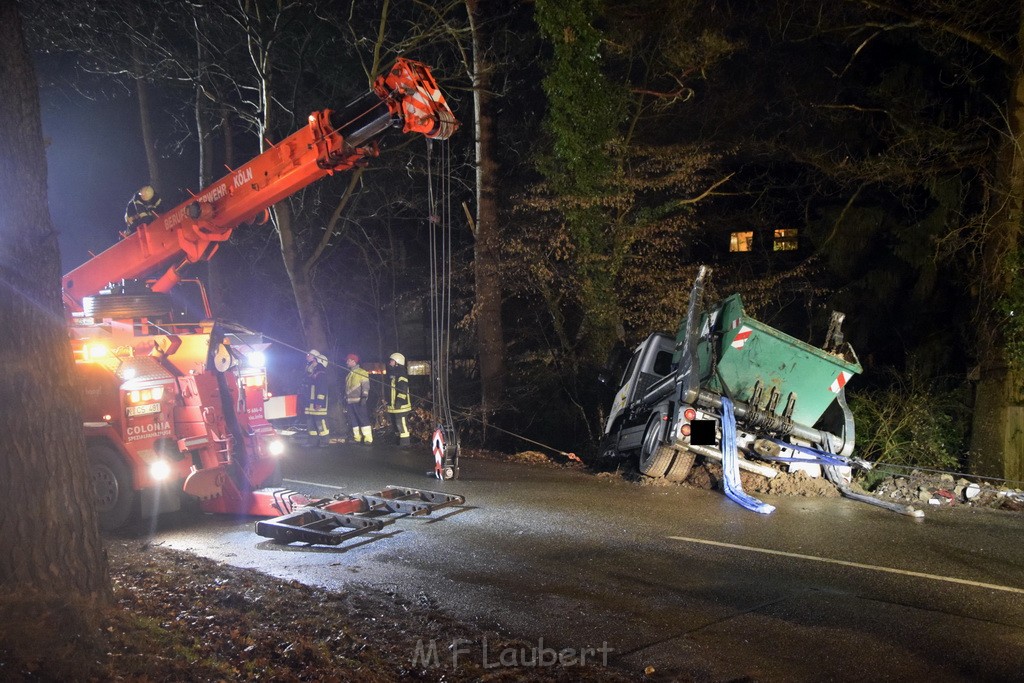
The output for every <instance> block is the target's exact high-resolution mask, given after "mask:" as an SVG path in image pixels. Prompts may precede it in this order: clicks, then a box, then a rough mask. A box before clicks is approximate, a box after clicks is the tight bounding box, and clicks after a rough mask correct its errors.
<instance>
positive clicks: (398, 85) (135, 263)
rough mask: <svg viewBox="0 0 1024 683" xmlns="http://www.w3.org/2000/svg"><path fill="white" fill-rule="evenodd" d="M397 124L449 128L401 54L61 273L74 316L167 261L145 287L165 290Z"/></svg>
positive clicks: (443, 109)
mask: <svg viewBox="0 0 1024 683" xmlns="http://www.w3.org/2000/svg"><path fill="white" fill-rule="evenodd" d="M398 125H401V127H402V131H403V132H406V133H422V134H423V135H425V136H426V137H428V138H433V139H439V140H444V139H447V138H448V137H450V136H451V135H452V133H454V132H455V130H456V128H457V127H458V122H457V121H456V120H455V116H454V114H453V113H452V111H451V109H450V108H449V107H448V104H447V102H446V101H445V99H444V96H443V95H442V94H441V91H440V89H439V88H438V86H437V83H436V81H435V80H434V77H433V76H432V75H431V73H430V69H429V68H428V67H427V66H426V65H424V64H421V63H419V62H414V61H411V60H407V59H399V60H398V61H396V62H395V64H394V66H392V67H391V69H389V70H388V71H387V72H386V73H384V74H382V75H381V76H380V77H378V78H377V80H376V82H375V83H374V85H373V88H372V90H371V91H370V92H368V93H367V94H365V95H363V96H362V97H360V98H358V99H357V100H355V101H354V102H352V103H351V104H349V105H348V106H347V107H345V108H344V109H342V110H341V111H333V110H331V109H325V110H323V111H318V112H313V113H312V114H310V115H309V120H308V123H307V125H306V126H305V127H303V128H302V129H301V130H299V131H297V132H295V133H293V134H292V135H291V136H289V137H287V138H285V139H284V140H282V141H281V142H279V143H278V144H276V145H274V146H273V147H272V148H270V149H268V150H267V151H265V152H263V153H262V154H260V155H259V156H257V157H256V158H254V159H253V160H252V161H250V162H248V163H247V164H245V165H244V166H241V167H240V168H238V169H236V170H235V171H233V172H231V173H229V174H228V175H226V176H225V177H223V178H221V179H220V180H219V181H217V182H215V183H213V184H211V185H210V186H209V187H207V188H206V189H205V190H203V192H201V193H200V194H198V195H195V196H194V197H192V198H191V199H189V200H188V201H186V202H184V203H182V204H179V205H178V206H176V207H174V208H173V209H171V210H170V211H167V212H166V213H163V214H161V215H160V216H159V217H158V218H157V219H156V220H155V221H153V222H152V223H150V224H148V225H143V226H139V228H138V230H137V231H136V232H134V233H132V234H130V235H128V236H127V237H125V238H124V239H123V240H121V241H120V242H118V243H117V244H115V245H114V246H112V247H110V248H109V249H107V250H106V251H104V252H103V253H101V254H99V255H97V256H95V257H94V258H92V259H90V260H89V261H87V262H86V263H84V264H83V265H81V266H79V267H78V268H76V269H74V270H72V271H71V272H70V273H68V274H67V275H65V276H64V279H63V283H62V284H63V293H64V303H65V305H66V306H67V307H68V309H69V311H71V312H80V311H81V310H82V299H83V298H84V297H87V296H91V295H94V294H96V293H98V292H99V291H101V290H102V289H103V288H104V287H106V285H107V284H109V283H111V282H117V281H120V280H126V279H136V278H141V277H145V276H147V275H149V274H151V273H154V272H155V271H157V270H158V269H161V268H166V267H168V266H169V268H167V270H166V272H165V273H164V274H163V275H162V276H161V277H160V278H159V279H158V280H157V281H156V283H155V284H154V285H153V287H152V290H153V291H154V292H166V291H169V290H170V289H171V288H173V287H174V285H175V284H176V283H177V282H178V279H179V271H180V270H181V268H182V267H183V266H185V265H187V264H188V263H194V262H198V261H203V260H207V259H209V258H210V257H211V256H213V254H214V253H215V252H216V251H217V248H218V246H219V245H220V243H221V242H224V241H225V240H227V239H228V238H230V237H231V233H232V231H233V230H234V229H235V228H236V227H238V226H239V225H241V224H243V223H251V222H259V221H260V219H261V218H262V217H263V216H264V215H265V212H266V211H267V210H268V209H269V208H270V207H271V206H273V205H274V204H275V203H277V202H279V201H281V200H282V199H285V198H286V197H288V196H290V195H292V194H294V193H295V192H297V191H299V190H301V189H302V188H304V187H306V186H307V185H309V184H311V183H313V182H316V181H317V180H319V179H320V178H323V177H324V176H327V175H330V174H332V173H334V172H335V171H344V170H347V169H350V168H352V167H353V166H355V165H356V164H357V163H359V162H360V160H362V159H364V158H366V157H372V156H376V155H377V146H376V138H378V137H379V136H380V135H381V134H382V133H383V132H384V131H386V130H387V129H388V128H391V127H394V126H398Z"/></svg>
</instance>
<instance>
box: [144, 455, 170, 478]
mask: <svg viewBox="0 0 1024 683" xmlns="http://www.w3.org/2000/svg"><path fill="white" fill-rule="evenodd" d="M149 476H150V477H152V479H153V481H165V480H166V479H167V478H168V477H170V476H171V464H170V463H169V462H167V461H166V460H154V461H153V462H151V463H149Z"/></svg>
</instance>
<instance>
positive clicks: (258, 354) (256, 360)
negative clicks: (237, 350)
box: [246, 351, 267, 368]
mask: <svg viewBox="0 0 1024 683" xmlns="http://www.w3.org/2000/svg"><path fill="white" fill-rule="evenodd" d="M246 360H247V361H248V362H249V367H251V368H262V367H266V365H267V357H266V356H265V355H263V352H262V351H253V352H252V353H250V354H249V355H248V357H246Z"/></svg>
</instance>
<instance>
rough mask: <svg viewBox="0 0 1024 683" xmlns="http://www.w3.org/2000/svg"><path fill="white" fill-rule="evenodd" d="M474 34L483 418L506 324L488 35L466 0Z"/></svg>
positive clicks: (494, 388)
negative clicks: (503, 320) (502, 307)
mask: <svg viewBox="0 0 1024 683" xmlns="http://www.w3.org/2000/svg"><path fill="white" fill-rule="evenodd" d="M466 11H467V13H468V15H469V26H470V31H471V34H472V39H473V51H472V59H473V61H472V70H471V74H472V78H473V114H474V116H473V120H474V138H475V143H476V146H475V149H476V220H475V221H473V225H472V227H473V236H474V238H475V243H474V244H475V247H474V268H475V274H476V306H475V312H476V336H477V343H478V344H479V349H478V353H479V359H480V384H481V412H482V414H483V416H484V420H485V421H486V420H487V419H488V416H489V415H490V414H491V412H492V411H494V410H495V409H496V408H498V407H500V406H501V404H502V401H503V400H504V393H505V392H504V384H505V331H504V330H505V328H504V325H503V323H502V319H501V300H502V286H501V272H500V255H501V249H500V244H501V231H500V224H499V219H498V202H497V183H498V170H499V169H498V162H497V159H496V157H495V150H494V138H495V135H494V125H495V124H494V117H493V115H492V113H491V106H492V105H491V95H492V92H491V87H492V86H491V77H492V74H493V69H494V65H493V64H492V63H491V62H490V61H489V59H488V50H487V37H486V34H485V29H484V26H485V25H484V24H483V23H482V22H481V17H480V2H479V0H466Z"/></svg>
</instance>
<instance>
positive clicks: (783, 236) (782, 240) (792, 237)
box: [772, 228, 797, 251]
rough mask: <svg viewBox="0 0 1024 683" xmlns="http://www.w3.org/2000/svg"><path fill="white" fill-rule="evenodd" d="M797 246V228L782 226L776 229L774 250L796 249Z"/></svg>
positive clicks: (773, 243)
mask: <svg viewBox="0 0 1024 683" xmlns="http://www.w3.org/2000/svg"><path fill="white" fill-rule="evenodd" d="M796 247H797V229H796V228H781V229H779V230H776V231H775V239H774V240H773V242H772V251H796Z"/></svg>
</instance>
